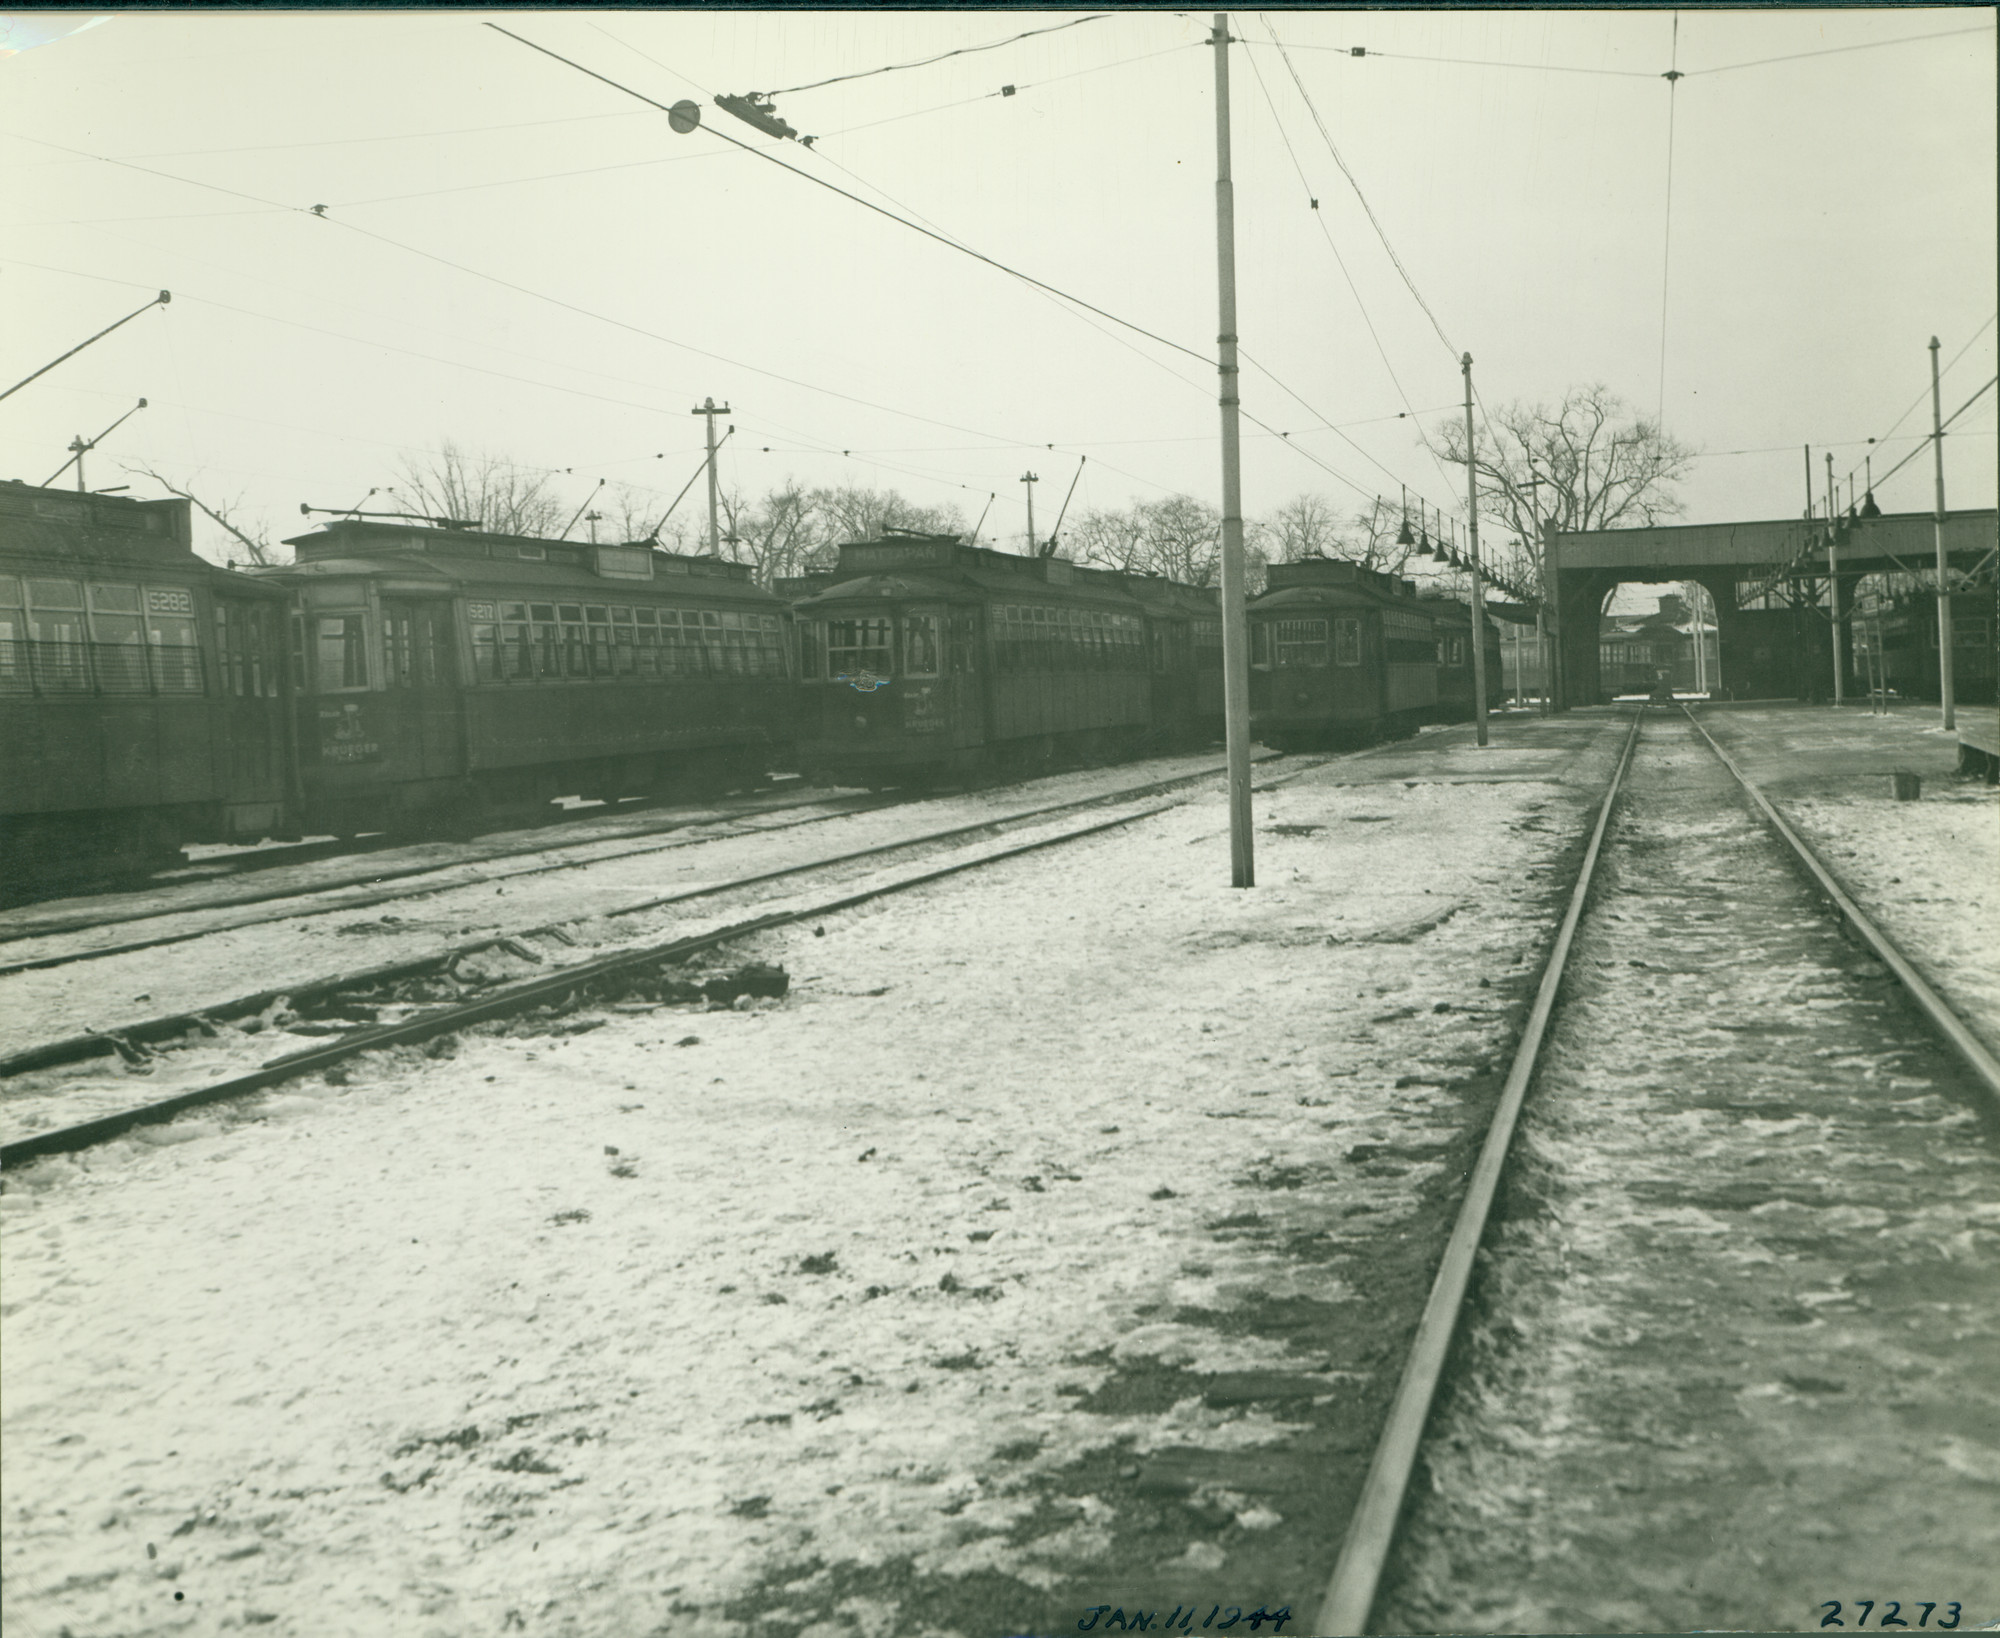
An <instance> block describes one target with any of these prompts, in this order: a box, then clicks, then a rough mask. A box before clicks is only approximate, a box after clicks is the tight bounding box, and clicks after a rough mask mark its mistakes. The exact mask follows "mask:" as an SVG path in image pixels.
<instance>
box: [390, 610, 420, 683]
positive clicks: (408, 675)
mask: <svg viewBox="0 0 2000 1638" xmlns="http://www.w3.org/2000/svg"><path fill="white" fill-rule="evenodd" d="M412 624H413V622H412V621H411V619H410V616H409V615H407V614H392V613H390V612H388V611H387V610H386V609H385V610H384V611H383V614H382V675H383V677H384V679H385V680H386V681H387V682H388V685H389V686H390V687H391V688H409V687H411V686H412V685H413V684H414V683H415V682H416V680H417V679H416V677H415V676H414V675H413V672H414V669H415V667H414V658H413V656H414V653H415V649H416V635H415V633H414V632H413V631H412V630H411V626H412Z"/></svg>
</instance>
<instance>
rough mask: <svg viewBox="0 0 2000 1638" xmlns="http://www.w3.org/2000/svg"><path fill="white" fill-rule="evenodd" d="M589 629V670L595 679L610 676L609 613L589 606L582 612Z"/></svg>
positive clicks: (606, 610)
mask: <svg viewBox="0 0 2000 1638" xmlns="http://www.w3.org/2000/svg"><path fill="white" fill-rule="evenodd" d="M583 614H584V619H585V620H586V621H587V622H588V624H589V628H590V670H591V675H592V676H596V677H608V676H610V675H611V611H610V610H609V609H605V608H600V607H598V606H597V605H596V604H591V605H590V606H588V607H586V608H585V609H584V611H583Z"/></svg>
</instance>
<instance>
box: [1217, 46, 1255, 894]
mask: <svg viewBox="0 0 2000 1638" xmlns="http://www.w3.org/2000/svg"><path fill="white" fill-rule="evenodd" d="M1209 43H1210V44H1212V45H1213V46H1214V47H1215V295H1216V310H1217V317H1218V319H1219V321H1220V322H1219V323H1218V324H1217V325H1216V338H1215V340H1216V345H1217V347H1218V348H1219V349H1220V352H1219V356H1218V357H1217V360H1216V366H1215V373H1216V376H1217V379H1218V383H1219V392H1218V397H1217V402H1218V404H1219V405H1220V407H1221V410H1222V720H1223V727H1224V731H1225V734H1226V736H1227V744H1228V751H1229V880H1230V885H1231V886H1232V887H1254V886H1256V884H1257V866H1256V860H1255V858H1254V856H1253V844H1252V841H1251V836H1250V628H1249V622H1248V620H1247V619H1246V618H1245V616H1244V613H1243V471H1242V446H1241V441H1240V438H1239V431H1238V427H1237V409H1238V406H1239V404H1240V402H1241V400H1240V399H1239V398H1238V397H1237V380H1238V375H1237V368H1236V185H1235V183H1234V182H1233V181H1231V179H1230V175H1229V14H1228V13H1227V12H1224V11H1218V12H1217V13H1216V14H1215V32H1214V33H1213V34H1212V35H1210V36H1209Z"/></svg>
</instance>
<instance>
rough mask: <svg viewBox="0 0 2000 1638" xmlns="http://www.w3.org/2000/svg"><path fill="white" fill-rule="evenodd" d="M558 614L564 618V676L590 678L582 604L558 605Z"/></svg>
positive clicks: (562, 623) (562, 621)
mask: <svg viewBox="0 0 2000 1638" xmlns="http://www.w3.org/2000/svg"><path fill="white" fill-rule="evenodd" d="M556 613H557V614H559V615H561V616H562V620H561V625H562V675H563V676H565V677H587V676H589V675H590V659H589V656H588V655H587V654H586V653H585V651H584V641H583V606H582V604H580V603H562V604H558V605H557V607H556Z"/></svg>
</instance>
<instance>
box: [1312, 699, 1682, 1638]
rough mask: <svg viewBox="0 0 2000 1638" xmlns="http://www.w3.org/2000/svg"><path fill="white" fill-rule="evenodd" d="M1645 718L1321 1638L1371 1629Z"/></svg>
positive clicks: (1332, 1588)
mask: <svg viewBox="0 0 2000 1638" xmlns="http://www.w3.org/2000/svg"><path fill="white" fill-rule="evenodd" d="M1644 717H1645V707H1644V706H1641V707H1640V708H1639V709H1638V710H1637V711H1635V712H1634V713H1633V715H1632V728H1631V731H1630V732H1629V733H1628V734H1627V735H1626V736H1625V748H1624V750H1623V751H1622V752H1620V754H1619V757H1618V765H1617V767H1616V768H1615V769H1614V770H1613V771H1612V775H1611V782H1610V784H1609V785H1608V786H1606V788H1605V792H1604V800H1603V802H1602V803H1601V804H1600V805H1599V807H1598V810H1597V823H1596V825H1595V826H1594V827H1593V828H1592V830H1591V833H1590V843H1589V845H1588V846H1587V847H1586V848H1585V850H1584V855H1583V862H1582V865H1581V866H1580V867H1579V869H1578V872H1577V878H1576V885H1575V887H1574V888H1573V889H1572V890H1571V892H1570V897H1569V908H1568V909H1567V910H1566V911H1565V912H1564V915H1563V919H1562V925H1561V927H1560V928H1559V929H1558V930H1557V932H1556V938H1555V943H1554V945H1553V946H1552V947H1551V949H1550V952H1549V960H1548V965H1547V966H1546V968H1544V970H1543V972H1542V982H1541V986H1540V988H1539V989H1538V990H1537V991H1536V992H1535V1003H1534V1006H1533V1007H1532V1008H1530V1010H1529V1012H1528V1017H1527V1022H1526V1023H1525V1025H1524V1026H1523V1028H1522V1032H1521V1039H1520V1042H1519V1044H1518V1045H1517V1046H1516V1047H1515V1049H1514V1061H1513V1064H1512V1067H1510V1068H1509V1070H1508V1071H1507V1079H1506V1082H1505V1084H1504V1085H1503V1086H1502V1087H1501V1090H1500V1100H1499V1102H1498V1103H1497V1104H1496V1105H1495V1106H1494V1110H1493V1119H1492V1121H1491V1123H1490V1124H1489V1125H1488V1126H1487V1129H1486V1141H1485V1143H1484V1144H1483V1145H1482V1147H1481V1148H1480V1151H1479V1159H1478V1161H1477V1162H1476V1163H1475V1164H1474V1166H1473V1168H1472V1177H1471V1180H1470V1181H1469V1182H1468V1183H1467V1185H1466V1190H1465V1198H1464V1200H1463V1201H1462V1202H1461V1203H1460V1205H1459V1210H1458V1218H1457V1221H1456V1222H1455V1223H1454V1224H1453V1226H1452V1231H1451V1238H1450V1240H1449V1241H1447V1242H1446V1244H1445V1249H1444V1255H1443V1256H1442V1257H1441V1258H1440V1259H1439V1261H1438V1270H1437V1275H1436V1277H1435V1279H1434V1280H1433V1281H1432V1283H1431V1291H1430V1296H1429V1298H1428V1299H1427V1300H1426V1301H1425V1303H1424V1311H1423V1314H1422V1316H1421V1317H1420V1318H1419V1319H1418V1321H1417V1330H1416V1335H1415V1337H1414V1338H1413V1339H1412V1341H1411V1344H1410V1352H1409V1356H1408V1358H1407V1359H1406V1360H1405V1362H1404V1365H1403V1375H1402V1378H1401V1380H1400V1381H1399V1382H1398V1383H1397V1385H1396V1394H1395V1397H1394V1399H1392V1400H1391V1401H1390V1405H1389V1414H1388V1418H1387V1420H1386V1422H1385V1423H1384V1425H1383V1428H1382V1435H1381V1438H1380V1439H1379V1440H1378V1441H1377V1443H1376V1446H1375V1456H1374V1460H1373V1461H1372V1462H1370V1463H1369V1467H1368V1476H1367V1478H1366V1479H1364V1480H1363V1481H1362V1486H1361V1495H1360V1498H1359V1499H1358V1500H1357V1501H1356V1503H1355V1507H1354V1512H1353V1514H1352V1516H1351V1517H1350V1518H1349V1520H1348V1525H1347V1535H1346V1537H1345V1539H1344V1540H1343V1541H1342V1542H1341V1547H1340V1557H1339V1558H1338V1559H1337V1560H1336V1561H1335V1562H1334V1566H1333V1575H1332V1578H1331V1579H1330V1580H1329V1582H1328V1584H1327V1590H1326V1597H1325V1599H1324V1600H1323V1601H1322V1603H1321V1605H1320V1609H1319V1618H1318V1621H1317V1623H1316V1625H1315V1626H1314V1627H1313V1628H1312V1630H1313V1631H1314V1632H1315V1633H1317V1634H1320V1635H1321V1638H1347V1635H1351V1634H1359V1633H1363V1632H1366V1631H1367V1630H1368V1614H1369V1611H1370V1609H1371V1608H1372V1607H1373V1605H1374V1602H1375V1591H1376V1587H1377V1585H1378V1584H1379V1583H1380V1581H1381V1578H1382V1570H1383V1567H1384V1565H1385V1564H1386V1563H1387V1562H1388V1557H1389V1549H1390V1546H1391V1545H1392V1544H1393V1542H1394V1540H1395V1535H1396V1525H1397V1522H1398V1520H1399V1519H1400V1518H1401V1517H1402V1512H1403V1501H1404V1498H1405V1496H1406V1494H1407V1493H1408V1490H1409V1483H1410V1472H1411V1469H1412V1468H1413V1467H1414V1466H1415V1463H1416V1459H1417V1451H1418V1448H1419V1447H1420V1445H1421V1444H1422V1441H1423V1433H1424V1426H1425V1424H1426V1423H1427V1422H1428V1421H1429V1420H1430V1413H1431V1404H1432V1402H1433V1400H1434V1399H1435V1398H1436V1396H1437V1386H1438V1381H1439V1379H1440V1377H1442V1375H1443V1373H1444V1366H1445V1360H1446V1358H1447V1356H1448V1355H1449V1354H1450V1352H1451V1344H1452V1337H1453V1335H1454V1334H1455V1332H1456V1331H1457V1329H1458V1316H1459V1310H1460V1309H1461V1308H1462V1307H1463V1305H1464V1301H1465V1293H1466V1289H1467V1287H1468V1286H1469V1285H1470V1283H1471V1279H1472V1267H1473V1261H1474V1259H1475V1258H1476V1257H1477V1256H1478V1253H1479V1243H1480V1241H1481V1240H1482V1239H1483V1238H1484V1237H1485V1233H1486V1222H1487V1218H1488V1216H1489V1215H1490V1214H1491V1212H1492V1208H1493V1200H1494V1196H1495V1194H1496V1193H1497V1192H1498V1189H1499V1185H1500V1175H1501V1173H1502V1171H1503V1170H1504V1169H1505V1167H1506V1164H1507V1152H1508V1149H1509V1147H1510V1146H1511V1145H1512V1142H1513V1138H1514V1129H1515V1127H1516V1125H1517V1124H1518V1122H1519V1118H1520V1113H1521V1105H1522V1102H1523V1100H1524V1098H1525V1097H1526V1095H1527V1090H1528V1083H1529V1081H1530V1080H1531V1079H1533V1077H1534V1073H1535V1060H1536V1057H1537V1055H1538V1054H1539V1052H1540V1050H1541V1045H1542V1041H1543V1038H1544V1037H1545V1035H1546V1034H1547V1032H1548V1023H1549V1018H1550V1015H1551V1014H1552V1013H1553V1012H1554V1011H1555V1004H1556V997H1557V995H1558V993H1559V992H1560V991H1561V989H1562V982H1563V971H1564V968H1565V966H1566V964H1567V962H1568V959H1569V952H1570V946H1571V944H1572V943H1573V942H1574V940H1575V937H1576V928H1577V923H1578V922H1579V921H1580V920H1581V919H1582V917H1583V909H1584V904H1585V902H1586V901H1587V900H1588V898H1589V896H1590V889H1591V884H1592V881H1593V880H1594V878H1595V875H1596V870H1597V861H1598V856H1599V855H1600V853H1601V852H1602V851H1603V846H1604V834H1605V831H1606V829H1607V828H1608V827H1609V825H1610V822H1611V810H1612V807H1613V805H1614V804H1615V803H1616V801H1617V799H1618V792H1619V789H1620V787H1621V786H1622V785H1623V783H1624V779H1625V771H1626V769H1627V768H1629V767H1630V766H1631V763H1632V750H1633V747H1634V746H1635V745H1637V744H1638V742H1639V725H1640V723H1641V722H1642V721H1643V720H1644Z"/></svg>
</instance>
